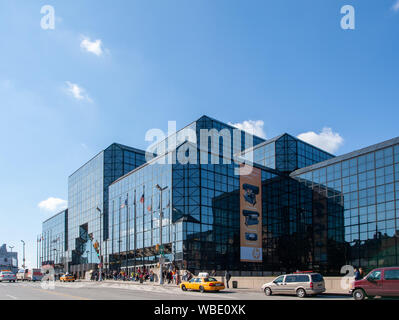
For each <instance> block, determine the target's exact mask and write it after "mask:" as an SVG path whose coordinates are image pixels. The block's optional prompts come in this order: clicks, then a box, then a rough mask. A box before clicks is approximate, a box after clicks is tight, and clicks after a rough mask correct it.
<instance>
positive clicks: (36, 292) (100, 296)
mask: <svg viewBox="0 0 399 320" xmlns="http://www.w3.org/2000/svg"><path fill="white" fill-rule="evenodd" d="M292 299H294V300H351V299H352V298H351V297H347V296H331V295H322V296H319V297H309V298H305V299H299V298H297V297H295V296H271V297H266V296H265V295H264V294H263V293H262V292H261V291H259V292H254V291H248V290H243V289H241V290H240V289H226V290H224V291H222V292H219V293H199V292H193V291H188V292H183V291H182V290H180V289H179V288H177V287H169V286H166V287H160V286H154V285H149V284H144V285H140V284H131V283H126V284H124V283H109V282H104V283H98V282H75V283H59V282H57V283H56V284H55V287H49V288H46V287H43V286H42V284H41V283H30V282H19V283H0V300H292Z"/></svg>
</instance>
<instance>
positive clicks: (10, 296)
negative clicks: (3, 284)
mask: <svg viewBox="0 0 399 320" xmlns="http://www.w3.org/2000/svg"><path fill="white" fill-rule="evenodd" d="M6 297H9V298H11V299H14V300H18V298H17V297H14V296H12V295H10V294H6Z"/></svg>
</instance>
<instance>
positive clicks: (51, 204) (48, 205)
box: [38, 197, 68, 212]
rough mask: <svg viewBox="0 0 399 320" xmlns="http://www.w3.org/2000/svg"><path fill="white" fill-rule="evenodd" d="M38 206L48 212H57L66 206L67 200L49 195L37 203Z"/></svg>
mask: <svg viewBox="0 0 399 320" xmlns="http://www.w3.org/2000/svg"><path fill="white" fill-rule="evenodd" d="M38 207H39V208H40V209H42V210H45V211H48V212H58V211H61V210H64V209H66V208H67V207H68V202H67V201H66V200H63V199H59V198H53V197H50V198H48V199H47V200H43V201H41V202H40V203H39V204H38Z"/></svg>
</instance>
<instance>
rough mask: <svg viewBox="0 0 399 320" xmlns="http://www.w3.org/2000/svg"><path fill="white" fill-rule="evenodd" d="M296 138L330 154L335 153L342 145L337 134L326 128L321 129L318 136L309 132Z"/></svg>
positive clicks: (340, 138)
mask: <svg viewBox="0 0 399 320" xmlns="http://www.w3.org/2000/svg"><path fill="white" fill-rule="evenodd" d="M298 138H299V139H301V140H303V141H305V142H307V143H310V144H312V145H314V146H316V147H319V148H320V149H323V150H325V151H327V152H330V153H334V152H336V151H337V150H338V149H339V147H341V145H342V144H343V143H344V139H343V138H342V137H341V135H340V134H339V133H336V132H333V131H332V129H331V128H327V127H325V128H323V130H322V131H321V132H320V133H319V134H317V133H315V132H313V131H309V132H305V133H301V134H300V135H299V136H298Z"/></svg>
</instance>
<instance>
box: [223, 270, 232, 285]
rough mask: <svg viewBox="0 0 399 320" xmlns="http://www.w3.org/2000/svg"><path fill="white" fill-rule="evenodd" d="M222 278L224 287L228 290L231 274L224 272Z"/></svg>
mask: <svg viewBox="0 0 399 320" xmlns="http://www.w3.org/2000/svg"><path fill="white" fill-rule="evenodd" d="M224 278H225V279H226V287H227V288H229V281H230V279H231V274H230V273H229V271H227V270H226V272H225V273H224Z"/></svg>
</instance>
